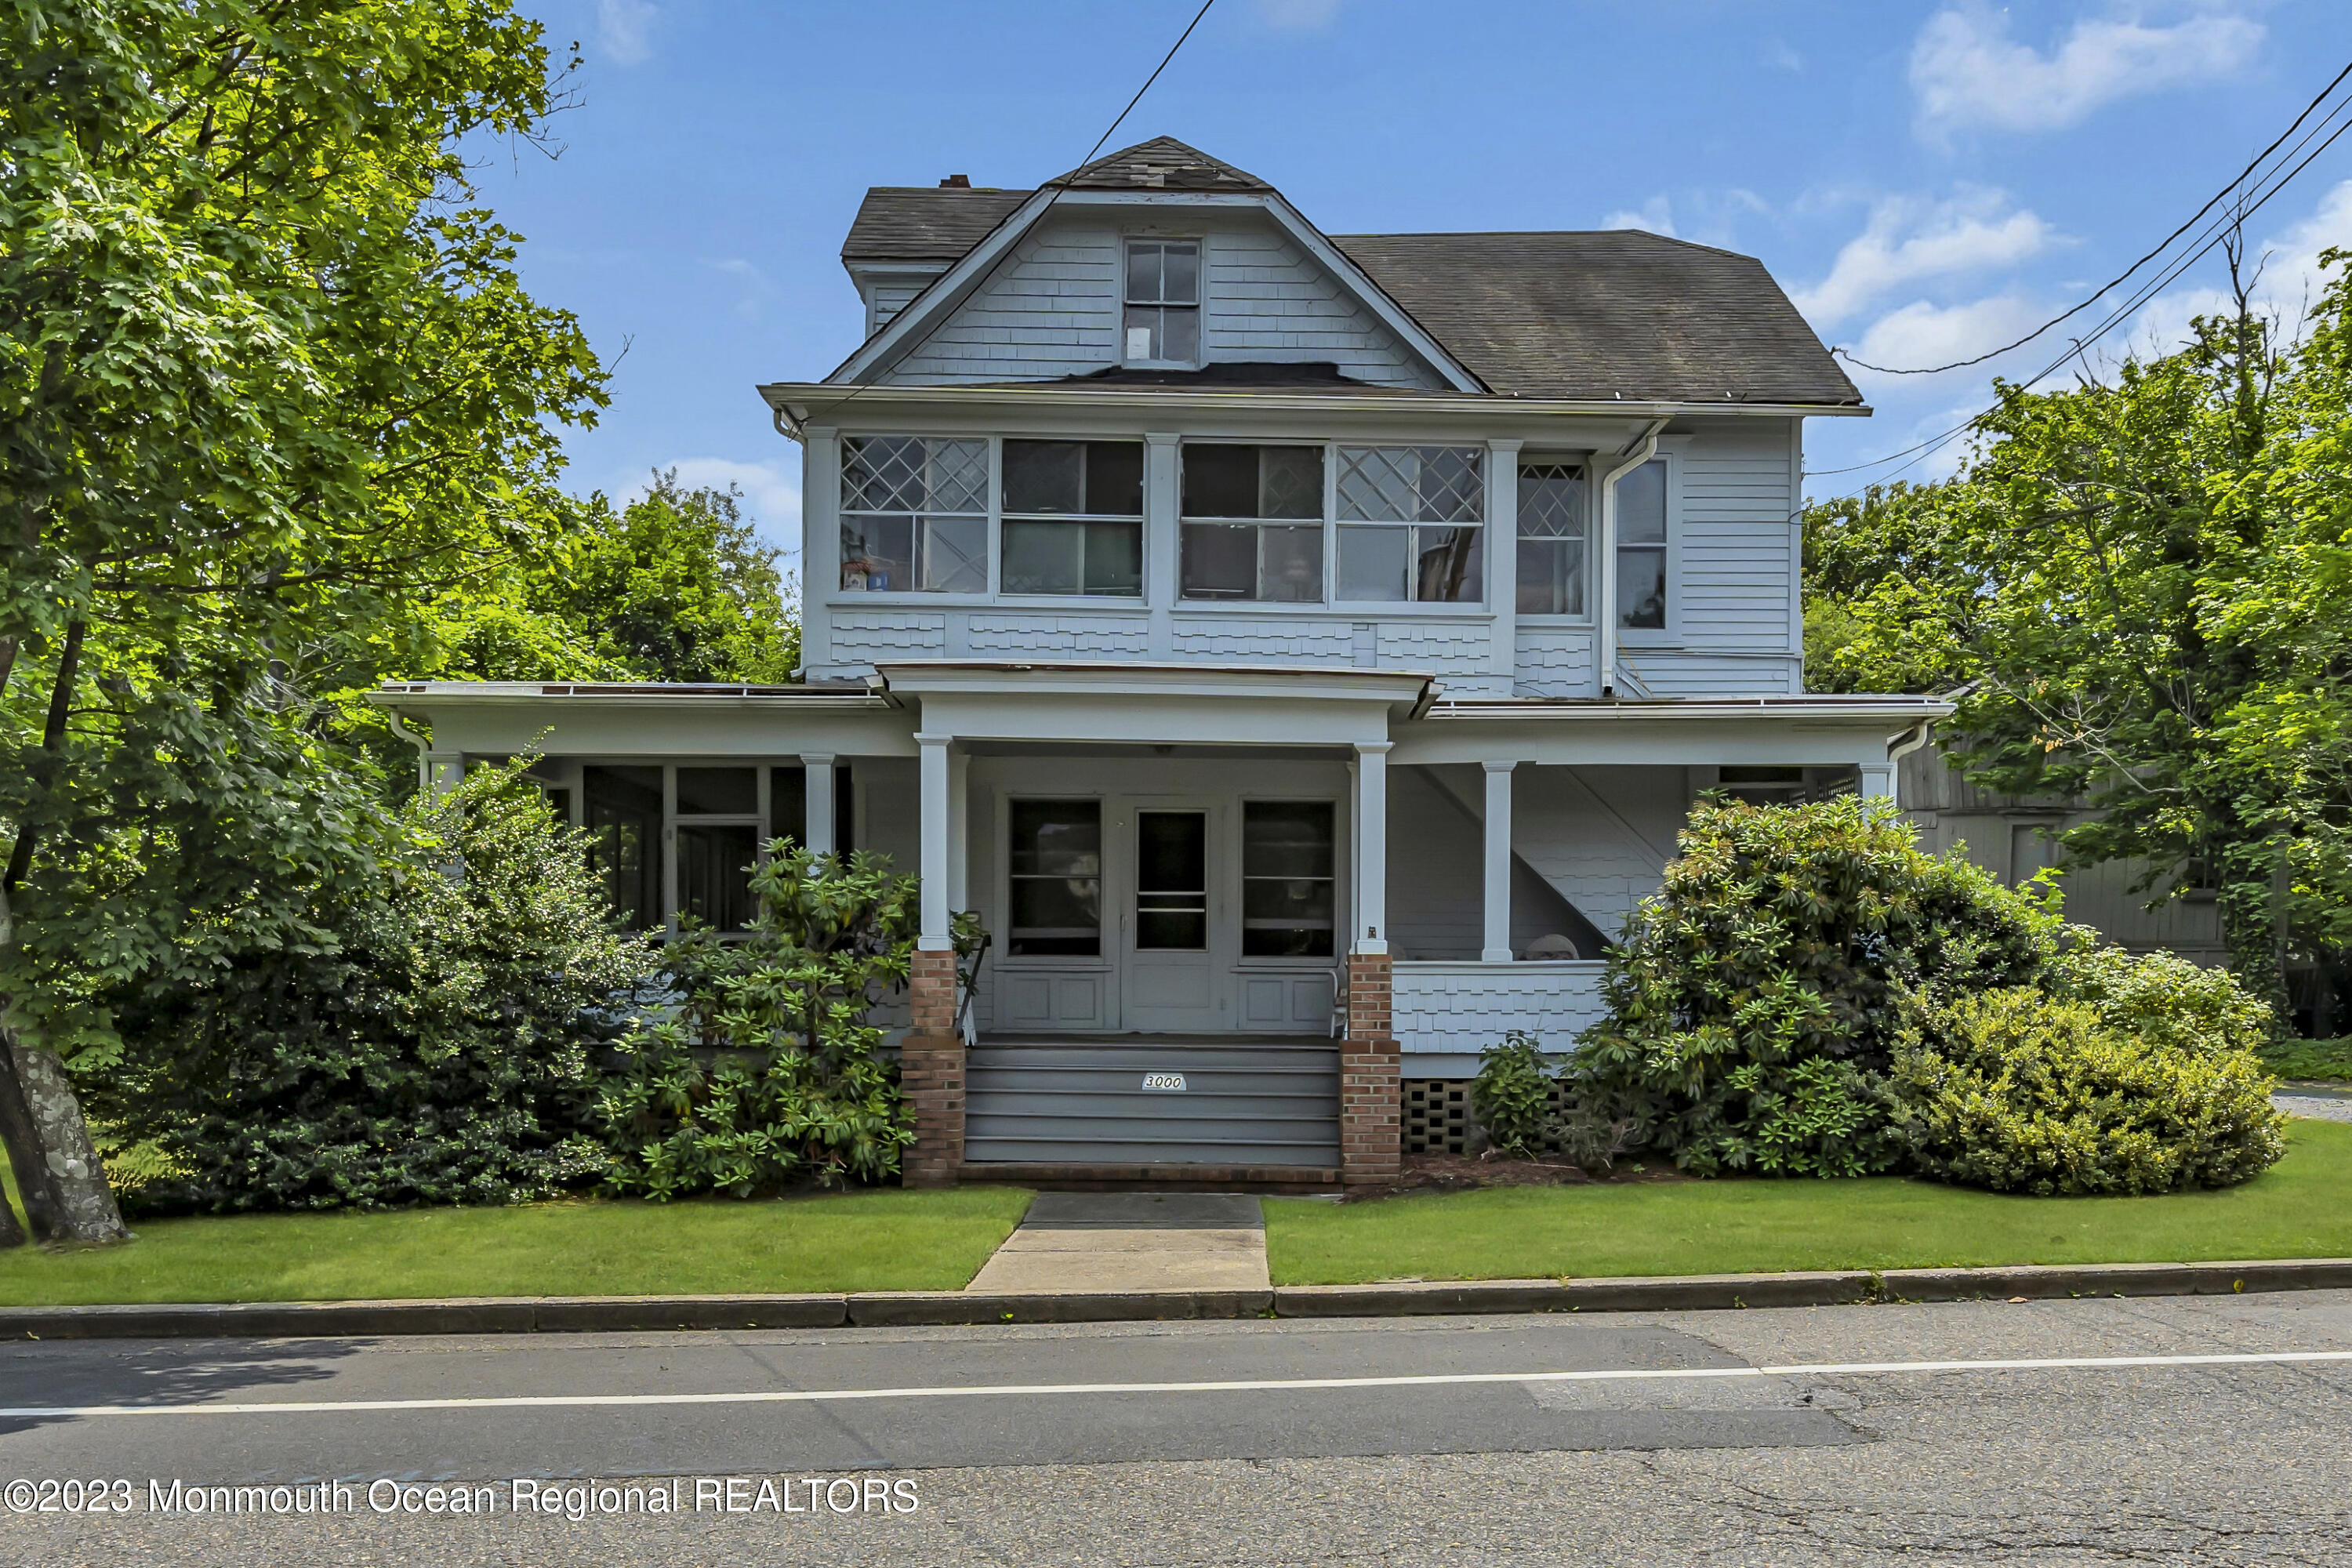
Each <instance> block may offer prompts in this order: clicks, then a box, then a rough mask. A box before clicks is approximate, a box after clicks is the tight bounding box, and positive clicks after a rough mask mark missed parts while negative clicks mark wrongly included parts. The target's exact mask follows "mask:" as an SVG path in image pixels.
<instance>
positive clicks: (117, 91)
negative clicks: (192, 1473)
mask: <svg viewBox="0 0 2352 1568" xmlns="http://www.w3.org/2000/svg"><path fill="white" fill-rule="evenodd" d="M552 103H553V100H552V98H551V88H550V78H549V69H548V57H547V52H546V49H545V47H544V46H543V44H542V41H541V32H540V28H539V26H538V25H537V24H536V23H534V22H531V21H530V20H528V19H526V18H523V17H520V16H516V15H515V14H514V13H513V11H512V9H511V7H510V5H509V0H20V3H19V4H16V5H13V6H10V7H8V8H7V9H6V11H5V15H0V138H5V144H6V147H7V155H6V157H5V159H0V832H5V836H6V838H7V842H8V852H7V857H6V860H5V868H0V1018H4V1019H5V1024H6V1026H7V1028H8V1030H9V1032H10V1034H11V1035H12V1036H13V1038H12V1039H10V1040H9V1041H8V1042H7V1047H8V1048H6V1049H0V1136H5V1139H6V1141H7V1142H8V1144H9V1152H10V1155H11V1158H12V1160H13V1161H14V1162H15V1163H16V1169H17V1170H18V1172H19V1173H20V1176H21V1175H23V1174H24V1173H27V1172H30V1173H34V1175H35V1177H36V1178H37V1179H36V1180H35V1182H34V1184H33V1186H32V1188H29V1189H28V1191H27V1198H28V1205H29V1206H30V1207H32V1208H33V1209H35V1210H37V1211H38V1212H37V1213H36V1214H34V1215H32V1216H30V1217H33V1218H34V1219H35V1220H36V1225H37V1227H39V1226H47V1228H48V1229H49V1230H50V1231H51V1232H52V1233H54V1234H61V1235H68V1236H74V1237H84V1238H89V1239H98V1238H103V1237H110V1236H113V1235H119V1234H120V1229H121V1226H120V1222H119V1220H118V1219H117V1218H116V1217H115V1215H114V1214H113V1205H112V1202H111V1199H110V1197H109V1196H108V1194H107V1192H106V1188H105V1184H104V1179H103V1174H102V1173H101V1172H100V1171H98V1170H96V1169H83V1170H80V1171H79V1172H76V1171H75V1170H74V1169H73V1167H74V1163H75V1162H76V1161H77V1160H79V1153H78V1152H77V1151H78V1149H79V1148H81V1147H86V1145H87V1134H86V1132H85V1131H84V1130H83V1129H82V1127H81V1125H80V1116H79V1108H78V1107H77V1106H75V1104H74V1103H73V1097H72V1095H71V1093H70V1092H69V1091H65V1092H52V1091H51V1089H52V1088H55V1089H58V1090H62V1086H63V1085H64V1084H65V1078H64V1075H63V1073H62V1071H59V1070H58V1054H57V1053H58V1050H59V1049H60V1048H78V1047H76V1046H75V1038H76V1037H74V1036H73V1035H72V1033H71V1029H70V1028H69V1027H68V1024H69V1020H70V1019H71V1017H72V1007H73V1005H74V999H75V998H76V997H77V996H78V995H79V994H81V993H80V992H79V990H78V989H77V987H76V985H75V984H73V983H72V982H71V981H69V980H68V978H67V977H66V976H65V974H64V973H62V972H61V971H60V970H59V968H58V964H59V963H60V962H61V955H63V954H64V953H65V952H66V943H65V942H64V940H63V937H62V934H61V933H62V932H64V931H66V930H67V929H68V928H70V927H71V926H72V925H73V923H74V922H75V921H77V920H79V919H80V918H82V915H83V913H84V912H85V911H86V910H87V909H88V907H89V904H90V903H91V901H92V900H93V899H95V898H97V897H99V896H100V890H101V889H105V888H107V887H109V886H110V885H118V884H124V883H128V884H129V885H132V886H135V887H137V888H138V889H140V890H141V891H142V893H144V894H146V895H148V896H150V897H151V898H152V902H150V903H149V904H147V905H146V906H145V907H144V912H145V913H146V914H147V915H149V916H150V917H152V919H153V920H154V921H156V922H157V923H158V924H159V926H160V925H161V924H164V923H168V920H169V917H168V915H167V913H166V911H168V910H169V909H170V908H172V907H173V904H174V902H175V901H177V902H180V903H190V904H193V903H198V902H201V898H200V897H199V896H197V895H198V894H199V893H200V892H201V889H205V888H206V887H211V886H215V885H217V884H219V883H220V882H221V881H222V880H224V879H227V878H229V877H232V876H233V875H235V874H236V871H237V870H238V868H239V864H240V863H239V861H238V859H237V858H236V856H242V855H246V854H248V853H251V852H253V851H254V849H255V846H254V845H252V844H250V843H239V844H232V843H230V842H229V838H228V837H224V838H218V839H215V838H208V837H205V835H203V834H201V833H198V834H195V835H194V836H193V837H185V836H182V837H174V833H175V830H174V829H171V828H168V827H164V826H159V825H157V824H156V823H155V822H154V820H153V817H154V816H155V814H156V812H157V810H158V808H159V805H160V803H166V802H171V801H173V791H176V790H196V791H201V790H202V789H204V788H205V787H207V786H206V780H207V779H209V778H212V777H214V776H215V775H216V774H217V773H218V772H219V771H220V768H221V767H223V766H229V765H232V764H231V763H223V762H221V761H220V760H219V759H220V758H230V759H233V760H234V763H233V765H234V766H239V767H255V768H266V767H268V766H270V765H273V759H289V758H294V757H298V756H299V754H300V745H299V743H298V738H297V736H296V735H295V734H293V733H292V732H290V731H289V727H288V726H285V725H281V726H280V727H279V732H278V733H277V734H276V735H275V736H267V737H266V736H265V734H264V731H266V730H267V729H268V725H266V724H264V723H263V721H261V720H260V719H259V718H258V717H257V714H256V713H255V712H254V711H252V710H250V707H249V705H251V704H254V703H256V702H258V703H260V704H261V706H262V708H263V709H267V708H268V705H269V703H270V701H271V700H272V699H271V695H270V694H271V693H272V692H274V691H275V692H289V693H290V692H299V691H302V690H314V691H331V690H335V689H345V688H348V687H350V686H352V685H355V684H362V683H364V682H366V681H367V680H369V679H373V669H374V668H377V667H378V660H379V658H380V656H381V654H382V651H383V650H382V646H381V643H382V638H383V635H384V634H383V627H385V626H387V625H388V624H392V623H393V622H394V621H395V620H396V618H397V617H396V616H395V615H394V606H396V605H398V604H399V603H400V602H401V601H402V600H404V598H407V597H410V596H413V595H415V594H417V593H418V592H419V591H420V590H422V589H425V588H426V587H429V586H431V585H435V584H455V583H461V582H465V581H469V580H475V579H478V578H480V577H483V576H485V575H486V574H495V573H496V572H498V571H500V570H503V569H504V568H505V566H506V563H509V562H510V561H511V560H513V559H515V558H516V557H518V556H523V557H537V558H541V559H548V558H551V553H552V552H551V545H552V544H553V543H555V542H558V540H559V539H560V533H561V529H560V527H557V528H551V522H553V521H560V513H559V512H558V511H557V510H555V509H554V508H552V507H551V505H549V504H547V503H546V501H545V500H544V497H545V496H546V494H547V492H548V491H549V489H550V483H551V476H552V474H553V472H554V469H555V467H556V465H557V464H558V462H559V460H560V454H559V448H558V439H559V438H558V433H557V426H560V425H561V424H562V422H564V421H567V420H572V421H578V420H584V419H587V418H589V417H591V416H593V410H594V409H595V408H596V407H597V406H599V405H601V404H602V402H603V399H604V393H603V377H602V372H601V370H600V367H599V366H598V365H597V363H596V361H595V360H594V358H593V355H592V354H591V353H590V352H589V348H588V345H587V342H586V341H585V339H584V337H583V335H582V333H581V332H580V331H579V329H578V326H577V323H576V322H575V321H573V320H572V318H571V317H570V316H569V315H567V314H565V313H563V312H561V311H557V310H550V309H547V308H546V307H543V306H541V305H540V304H538V303H537V302H536V301H534V300H531V299H530V297H529V296H528V295H527V294H526V293H525V292H524V291H523V289H522V288H521V286H520V282H519V280H518V279H517V278H516V276H515V273H514V269H513V260H514V255H515V245H516V240H515V237H513V236H512V235H510V234H509V233H508V232H507V231H506V230H504V229H502V228H501V227H499V226H498V225H497V224H496V223H495V222H494V221H492V219H491V217H490V216H489V215H488V213H486V212H484V211H482V210H480V209H479V208H478V207H475V206H473V205H469V203H470V197H471V195H472V192H471V189H470V187H469V186H468V184H467V169H466V166H465V164H464V163H463V162H462V160H461V157H460V153H459V148H460V146H461V144H462V143H464V142H466V141H467V139H468V138H471V137H479V136H493V135H504V136H509V137H518V138H531V137H534V136H536V135H537V134H538V133H539V130H540V127H541V124H542V123H543V121H544V120H545V117H546V115H547V113H548V112H549V110H550V109H551V107H552ZM240 705H247V707H243V708H241V707H240ZM297 706H298V707H299V704H298V705H297ZM159 737H160V740H159V739H158V738H159ZM248 742H250V743H249V744H248ZM303 765H305V766H308V765H309V764H308V763H304V764H303ZM291 793H297V794H299V792H291ZM269 794H270V792H269V790H268V789H267V788H266V787H261V786H260V785H259V784H257V785H256V789H255V791H254V793H253V794H252V795H250V796H240V797H239V799H238V801H237V802H235V803H214V804H216V805H223V806H224V809H226V807H227V806H228V805H236V808H237V809H242V808H243V806H244V805H247V804H252V805H253V807H254V812H255V814H256V815H255V816H254V817H253V820H255V821H259V820H260V816H261V815H264V810H263V807H262V805H260V804H258V803H260V802H263V801H266V800H267V798H268V796H269ZM187 804H188V805H189V809H190V812H191V814H194V812H197V811H200V810H201V808H202V805H203V804H204V803H203V801H202V799H201V796H200V795H199V796H198V797H196V798H195V799H194V800H193V801H192V802H190V803H187ZM232 815H234V813H232ZM229 837H234V836H233V835H232V836H229ZM231 850H233V851H234V853H233V854H230V856H229V858H207V857H211V856H216V855H219V854H223V853H226V852H228V851H231ZM306 852H307V851H301V850H297V851H296V852H295V853H296V855H297V857H298V858H299V855H300V854H301V853H306ZM274 853H276V851H274V850H264V851H262V854H263V858H264V859H265V860H267V859H268V856H269V855H270V854H274ZM148 857H158V858H156V859H154V861H153V862H152V863H153V864H155V865H158V866H168V867H170V868H171V873H172V875H173V876H174V877H176V878H178V879H180V881H179V883H178V884H177V885H174V886H171V887H164V886H162V885H160V877H159V878H145V877H143V875H132V874H131V873H128V872H126V871H124V870H123V869H122V864H123V863H124V862H126V861H137V862H141V863H142V864H146V863H147V860H146V858H148ZM269 920H271V921H278V923H279V924H280V925H282V926H283V927H284V928H285V929H288V930H299V928H300V926H301V924H302V917H301V915H300V914H299V911H298V910H291V909H281V910H278V912H277V913H275V914H273V915H271V916H269ZM262 923H264V924H267V923H268V922H267V921H264V922H262ZM117 936H118V938H119V940H120V941H121V942H123V943H124V944H125V947H124V950H123V951H120V952H109V953H103V954H98V955H94V957H93V962H94V963H100V964H102V965H105V966H109V967H110V968H111V969H112V970H115V971H130V970H137V969H140V968H142V966H153V965H165V964H169V963H173V962H177V960H175V959H173V957H171V956H170V955H169V954H168V953H167V952H165V950H166V949H167V948H168V947H169V946H170V945H171V941H172V939H171V938H170V936H169V935H168V934H166V933H164V932H163V931H161V930H157V931H147V932H142V931H139V929H138V921H136V919H126V920H125V921H124V922H123V923H122V925H121V928H120V930H119V931H118V932H117ZM257 940H259V939H257ZM268 940H276V939H275V938H274V937H271V938H268ZM100 1033H102V1030H101V1031H100ZM80 1038H81V1039H82V1040H83V1041H84V1043H85V1044H87V1043H88V1042H89V1040H91V1039H94V1038H95V1036H90V1035H85V1036H83V1037H80ZM28 1084H29V1085H32V1086H34V1087H36V1088H37V1089H38V1092H37V1093H34V1094H28V1093H27V1092H26V1089H27V1086H28ZM61 1162H62V1164H61ZM61 1168H62V1169H64V1170H66V1171H67V1174H66V1175H65V1176H63V1177H58V1176H57V1175H56V1173H57V1172H58V1170H60V1169H61ZM44 1173H47V1174H44Z"/></svg>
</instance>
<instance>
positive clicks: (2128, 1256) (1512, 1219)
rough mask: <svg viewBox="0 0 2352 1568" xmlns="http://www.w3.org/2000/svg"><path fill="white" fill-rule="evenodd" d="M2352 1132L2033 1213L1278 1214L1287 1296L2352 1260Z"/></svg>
mask: <svg viewBox="0 0 2352 1568" xmlns="http://www.w3.org/2000/svg"><path fill="white" fill-rule="evenodd" d="M2347 1200H2352V1125H2347V1124H2344V1123H2339V1122H2332V1121H2300V1120H2298V1121H2294V1123H2292V1124H2291V1128H2290V1131H2289V1133H2288V1150H2287V1156H2286V1158H2285V1159H2284V1160H2282V1161H2280V1162H2279V1163H2278V1164H2277V1165H2275V1166H2273V1168H2272V1169H2271V1170H2270V1171H2269V1172H2267V1173H2264V1174H2263V1175H2262V1176H2261V1177H2259V1178H2257V1179H2256V1180H2254V1181H2252V1182H2249V1183H2247V1184H2245V1185H2243V1186H2240V1187H2231V1188H2227V1189H2225V1190H2222V1191H2220V1192H2200V1193H2185V1194H2179V1195H2176V1196H2169V1197H2153V1198H2029V1197H2009V1196H2003V1195H2000V1194H1993V1193H1980V1192H1971V1191H1969V1190H1966V1189H1963V1188H1959V1187H1945V1186H1937V1185H1935V1184H1930V1183H1927V1182H1913V1181H1905V1180H1901V1179H1898V1178H1895V1177H1874V1178H1872V1179H1870V1180H1866V1181H1848V1182H1823V1181H1714V1182H1672V1183H1656V1184H1627V1185H1611V1186H1579V1187H1509V1188H1487V1189H1485V1190H1483V1191H1479V1192H1470V1193H1450V1194H1432V1195H1428V1196H1415V1197H1398V1198H1385V1199H1381V1200H1380V1201H1378V1202H1373V1203H1363V1204H1344V1205H1342V1204H1330V1203H1316V1202H1313V1201H1310V1200H1307V1199H1268V1200H1267V1201H1266V1205H1265V1216H1266V1223H1265V1229H1266V1253H1267V1258H1268V1261H1269V1263H1270V1264H1271V1265H1272V1268H1273V1271H1274V1279H1275V1283H1276V1284H1277V1285H1354V1284H1361V1283H1364V1282H1366V1281H1369V1280H1375V1279H1542V1278H1556V1277H1573V1276H1585V1277H1593V1276H1607V1275H1628V1274H1734V1273H1748V1272H1759V1273H1761V1272H1779V1271H1781V1270H1787V1269H1800V1268H1930V1267H1937V1266H1954V1265H1968V1264H1995V1263H2151V1262H2166V1261H2172V1262H2190V1261H2194V1260H2197V1259H2200V1258H2347V1257H2352V1201H2347Z"/></svg>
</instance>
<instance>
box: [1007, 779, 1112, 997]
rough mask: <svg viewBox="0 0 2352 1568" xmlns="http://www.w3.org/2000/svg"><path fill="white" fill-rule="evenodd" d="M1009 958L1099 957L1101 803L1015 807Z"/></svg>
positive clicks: (1024, 803) (1016, 804)
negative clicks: (1010, 956) (1010, 955)
mask: <svg viewBox="0 0 2352 1568" xmlns="http://www.w3.org/2000/svg"><path fill="white" fill-rule="evenodd" d="M1011 809H1012V824H1011V826H1012V850H1013V853H1012V856H1011V862H1012V865H1011V871H1010V875H1009V878H1008V881H1009V883H1010V887H1009V889H1008V891H1009V893H1010V895H1011V903H1012V909H1011V911H1010V915H1011V918H1010V919H1009V920H1008V921H1006V922H1005V923H1006V924H1007V926H1008V927H1010V930H1009V931H1007V932H1006V937H1007V941H1006V942H1005V951H1006V952H1009V953H1011V954H1012V955H1013V956H1014V957H1016V958H1029V957H1045V956H1055V957H1063V958H1094V957H1097V956H1099V955H1100V954H1101V952H1102V874H1103V866H1102V802H1100V801H1098V800H1016V801H1014V802H1013V804H1012V808H1011Z"/></svg>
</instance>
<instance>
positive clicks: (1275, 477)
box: [1180, 442, 1323, 604]
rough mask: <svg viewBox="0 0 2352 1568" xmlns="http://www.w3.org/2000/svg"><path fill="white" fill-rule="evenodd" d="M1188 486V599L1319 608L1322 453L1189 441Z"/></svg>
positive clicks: (1185, 578) (1184, 577)
mask: <svg viewBox="0 0 2352 1568" xmlns="http://www.w3.org/2000/svg"><path fill="white" fill-rule="evenodd" d="M1183 487H1184V492H1183V502H1182V509H1181V510H1182V512H1183V523H1182V527H1183V537H1182V548H1181V556H1182V563H1181V572H1180V575H1181V579H1182V592H1183V595H1184V597H1186V598H1188V599H1240V600H1261V601H1268V602H1273V603H1278V604H1320V603H1321V602H1322V599H1323V448H1322V447H1253V446H1238V445H1229V444H1224V443H1194V442H1187V443H1185V445H1184V449H1183Z"/></svg>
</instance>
